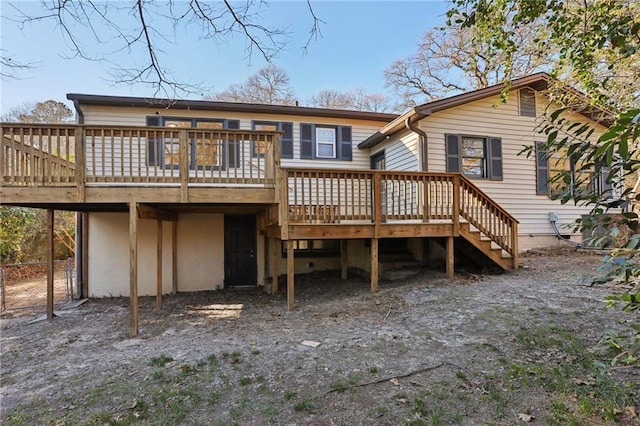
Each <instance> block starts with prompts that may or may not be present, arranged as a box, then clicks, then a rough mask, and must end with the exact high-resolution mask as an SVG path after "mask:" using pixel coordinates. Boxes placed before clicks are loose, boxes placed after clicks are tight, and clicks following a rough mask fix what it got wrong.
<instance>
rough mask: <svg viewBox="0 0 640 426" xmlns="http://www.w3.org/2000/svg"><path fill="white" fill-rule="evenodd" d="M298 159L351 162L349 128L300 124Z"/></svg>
mask: <svg viewBox="0 0 640 426" xmlns="http://www.w3.org/2000/svg"><path fill="white" fill-rule="evenodd" d="M300 158H302V159H311V160H313V159H321V160H327V159H335V160H342V161H351V159H352V146H351V126H327V125H319V124H318V125H316V124H307V123H301V124H300Z"/></svg>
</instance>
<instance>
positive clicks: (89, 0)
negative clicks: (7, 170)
mask: <svg viewBox="0 0 640 426" xmlns="http://www.w3.org/2000/svg"><path fill="white" fill-rule="evenodd" d="M40 5H41V7H42V13H27V12H25V10H26V9H24V10H23V8H21V5H20V3H15V4H14V3H10V4H9V7H11V9H12V10H13V11H14V12H15V14H14V17H12V18H9V20H10V21H11V20H12V21H13V22H15V23H16V24H17V25H18V26H19V27H20V28H23V29H24V28H25V26H26V25H27V24H41V23H44V22H48V21H52V22H54V23H55V24H56V26H57V28H58V29H59V31H60V33H61V35H62V37H63V39H64V41H65V43H66V47H67V52H66V53H64V56H65V57H68V58H74V57H77V58H82V59H85V60H91V61H104V62H106V63H109V64H111V66H112V77H113V79H114V82H115V83H116V84H117V83H125V84H137V83H141V84H143V85H147V86H151V87H152V88H153V89H154V90H155V93H156V94H158V93H163V94H165V95H167V97H174V96H176V95H178V94H180V95H182V94H193V93H202V92H205V91H208V89H207V88H206V87H205V86H204V85H203V84H202V83H193V82H185V81H183V80H181V79H179V78H177V77H176V76H175V75H174V73H173V72H172V71H171V70H169V69H168V68H167V67H166V65H165V62H167V54H166V53H165V52H164V51H163V49H162V46H163V45H167V44H171V43H175V39H173V40H172V39H171V38H170V36H171V31H172V30H173V34H174V37H175V33H176V30H177V29H178V28H185V29H187V28H190V27H193V26H196V27H198V28H199V30H200V33H201V34H200V38H201V39H204V40H206V41H209V42H213V43H218V42H221V41H224V40H227V39H229V38H230V37H232V36H233V35H234V34H239V35H240V36H242V38H244V39H245V40H246V42H247V45H246V53H247V55H246V58H247V59H248V60H251V58H252V57H253V56H254V53H255V54H258V55H259V56H261V57H262V58H264V59H265V60H266V61H267V62H268V63H271V61H273V59H274V58H275V57H276V56H277V55H278V54H279V53H280V52H281V51H282V49H284V48H285V46H286V45H287V43H288V42H289V41H290V39H289V36H290V33H289V30H288V29H287V28H284V27H282V26H280V25H278V24H271V25H267V24H265V23H264V20H263V19H262V17H261V16H260V13H261V12H262V11H264V10H266V8H267V7H268V5H267V3H266V2H262V1H259V2H257V1H255V0H246V1H245V2H238V3H236V2H232V1H230V0H223V1H222V2H206V1H204V0H191V1H189V2H184V1H174V0H168V2H167V3H166V4H164V5H158V4H156V3H155V2H153V1H150V0H126V1H124V0H123V1H120V2H99V1H97V0H40ZM307 7H308V10H309V13H310V15H311V17H312V20H313V21H312V26H311V32H310V34H311V36H310V39H309V40H308V41H307V43H306V44H305V46H304V48H305V49H306V48H307V46H308V45H309V43H310V41H311V39H312V38H315V37H317V35H318V34H320V29H319V27H320V23H322V21H321V20H320V19H319V18H318V17H317V16H316V15H315V13H314V11H313V8H312V6H311V3H310V2H309V1H307ZM91 41H93V42H91ZM141 52H144V53H141ZM122 53H128V54H130V58H132V61H133V62H134V63H130V62H129V61H126V62H125V61H122V58H121V56H118V55H120V54H122ZM14 60H15V59H14ZM2 61H3V62H2V63H3V65H5V62H7V64H6V65H12V64H14V62H12V61H11V62H10V59H7V58H5V57H4V56H3V59H2ZM25 65H28V64H22V65H14V66H13V68H12V69H13V70H14V71H19V70H21V69H23V67H24V66H25ZM3 73H8V71H3ZM14 74H16V73H15V72H14V73H11V75H14Z"/></svg>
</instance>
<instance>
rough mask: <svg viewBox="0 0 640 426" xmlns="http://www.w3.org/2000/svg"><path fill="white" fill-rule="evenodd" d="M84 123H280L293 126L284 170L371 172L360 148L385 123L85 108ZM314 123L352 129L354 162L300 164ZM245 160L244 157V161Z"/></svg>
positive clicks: (244, 127) (248, 127)
mask: <svg viewBox="0 0 640 426" xmlns="http://www.w3.org/2000/svg"><path fill="white" fill-rule="evenodd" d="M82 109H83V111H84V123H85V124H87V125H113V126H145V125H146V117H147V116H155V115H158V116H164V117H189V118H226V119H234V120H240V130H251V129H252V122H253V121H280V122H290V123H293V142H294V145H293V159H282V166H283V167H306V168H325V169H369V166H370V164H369V163H370V160H369V151H368V150H360V149H358V148H357V146H358V144H359V143H360V142H362V141H363V140H364V139H366V138H368V137H369V136H371V135H372V134H373V133H375V132H376V131H378V130H379V129H380V128H381V127H382V126H383V125H385V124H386V122H384V121H367V120H346V119H339V118H327V117H305V116H293V115H266V114H249V113H235V112H228V113H227V112H216V111H195V110H194V111H185V110H171V109H169V110H167V109H164V108H158V109H155V108H128V107H106V106H93V105H91V106H90V105H84V106H83V107H82ZM301 123H313V124H325V125H331V126H341V125H342V126H351V128H352V136H351V138H352V146H353V159H352V161H339V160H301V159H300V124H301ZM245 157H246V156H243V158H245Z"/></svg>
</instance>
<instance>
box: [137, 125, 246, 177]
mask: <svg viewBox="0 0 640 426" xmlns="http://www.w3.org/2000/svg"><path fill="white" fill-rule="evenodd" d="M147 126H162V127H170V128H180V129H185V128H186V129H194V128H195V129H202V132H196V138H195V139H192V140H191V141H189V145H190V161H189V167H190V168H191V169H195V168H224V167H225V166H228V167H235V163H236V159H237V158H239V155H240V153H239V146H236V144H235V143H234V142H233V141H229V142H227V141H225V140H223V139H221V138H220V137H217V138H215V139H212V138H210V137H208V136H211V134H210V133H209V131H211V130H219V129H239V128H240V122H239V121H238V120H225V119H205V118H183V117H157V116H151V117H147ZM147 157H148V161H149V165H152V166H154V165H160V166H163V167H165V168H178V165H179V163H180V142H179V139H178V138H174V137H164V136H163V137H158V138H153V139H152V138H150V139H149V151H148V155H147Z"/></svg>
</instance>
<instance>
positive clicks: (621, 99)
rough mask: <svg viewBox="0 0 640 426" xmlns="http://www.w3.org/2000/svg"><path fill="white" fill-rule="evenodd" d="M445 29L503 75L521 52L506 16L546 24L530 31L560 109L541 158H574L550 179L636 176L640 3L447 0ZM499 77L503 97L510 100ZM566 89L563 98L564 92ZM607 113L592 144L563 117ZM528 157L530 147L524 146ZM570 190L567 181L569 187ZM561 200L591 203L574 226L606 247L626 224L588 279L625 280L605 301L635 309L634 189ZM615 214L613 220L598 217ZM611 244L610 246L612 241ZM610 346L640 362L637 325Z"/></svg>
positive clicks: (638, 247) (638, 291)
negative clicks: (572, 169) (599, 229)
mask: <svg viewBox="0 0 640 426" xmlns="http://www.w3.org/2000/svg"><path fill="white" fill-rule="evenodd" d="M448 17H449V21H450V24H451V25H454V26H461V27H462V28H469V29H472V30H473V32H472V34H473V38H472V43H477V44H479V45H483V46H485V48H486V52H485V53H486V57H487V58H489V59H490V60H498V59H499V60H502V61H504V64H505V66H506V68H505V71H506V74H507V75H508V74H509V73H510V72H511V70H512V69H513V67H514V57H515V56H516V55H517V54H518V52H519V48H520V46H519V44H518V39H517V37H515V35H514V33H513V32H512V31H510V28H509V26H505V25H504V24H505V22H507V21H509V22H512V23H513V24H515V25H523V26H527V25H530V24H531V23H533V22H538V23H540V24H541V25H543V26H544V28H545V36H544V37H535V38H534V39H533V43H534V44H535V45H536V46H538V48H539V49H545V50H548V51H552V52H557V53H556V54H555V55H554V58H553V59H554V60H553V62H552V63H551V65H552V67H551V70H550V72H551V74H552V75H553V76H554V77H556V78H557V80H558V81H559V82H560V84H558V85H556V86H552V87H550V88H549V93H548V94H549V95H550V96H552V97H553V99H554V100H555V101H556V102H557V103H559V104H561V105H564V106H560V107H557V108H553V109H549V110H548V111H547V112H546V114H545V117H544V122H543V123H542V124H541V126H540V128H539V131H540V133H542V134H544V135H545V137H546V140H547V142H546V144H545V150H546V152H547V155H553V154H554V153H563V155H566V156H568V157H569V159H570V160H571V161H572V162H573V163H574V164H576V169H577V170H576V172H577V173H576V174H574V175H570V174H569V172H565V173H561V174H559V175H557V176H553V177H551V179H555V180H557V179H561V180H563V181H565V182H571V180H572V179H575V177H576V175H580V174H582V175H583V176H586V177H587V178H588V179H591V178H596V179H600V180H603V181H606V182H607V183H608V184H609V185H619V184H620V182H624V181H625V179H626V178H627V177H630V176H631V177H633V176H636V175H638V174H639V173H640V107H639V102H640V101H639V98H640V86H639V84H638V82H639V80H638V79H639V78H640V4H639V3H638V2H635V1H630V0H594V1H589V2H586V1H585V2H582V1H577V0H572V1H561V0H505V1H499V2H498V1H496V2H489V1H485V0H454V1H453V7H452V9H451V10H450V11H449V12H448ZM506 80H508V79H505V83H507V84H506V86H505V90H504V91H503V97H507V96H508V87H509V86H508V81H506ZM567 83H568V84H571V85H572V86H574V87H576V88H578V89H579V90H581V91H582V92H584V93H585V94H586V95H587V97H584V96H582V97H576V96H573V95H575V93H573V92H572V91H567V90H565V87H564V85H565V84H567ZM567 95H569V96H567ZM577 98H579V99H580V100H581V103H582V104H581V105H578V107H579V108H585V109H590V108H591V109H593V108H594V107H596V108H599V109H601V110H604V111H610V112H611V114H610V116H611V117H612V118H611V119H610V120H608V121H606V122H605V124H608V125H609V126H608V130H606V131H605V132H604V133H602V134H601V135H600V136H599V138H598V141H597V142H596V143H594V142H593V140H592V139H591V138H590V136H591V135H593V134H594V130H595V129H594V128H592V127H591V126H590V125H589V124H585V123H583V122H579V121H573V120H569V119H567V118H566V116H565V115H564V114H563V112H564V111H565V109H566V108H568V107H575V106H576V105H575V103H574V102H575V99H577ZM528 152H529V153H531V152H532V151H531V149H529V151H528ZM567 187H569V185H567ZM560 197H561V199H562V202H564V203H566V202H575V203H577V204H581V205H586V206H589V207H591V213H590V214H589V217H588V220H586V221H583V222H577V223H576V226H577V227H579V228H585V227H586V228H594V227H596V226H603V227H605V228H607V229H609V231H610V233H609V235H606V236H604V237H602V238H599V239H597V242H598V243H600V244H601V245H602V246H605V247H607V246H609V245H610V244H611V243H613V242H614V241H618V242H619V238H617V237H618V236H619V235H620V233H621V230H623V229H628V230H630V233H631V235H630V236H628V238H626V241H623V242H622V243H618V245H617V246H615V247H613V250H612V251H611V252H610V254H609V255H608V256H607V257H606V258H605V261H604V264H603V266H602V268H601V269H600V272H601V274H602V275H601V276H599V277H596V278H595V280H594V282H608V281H612V280H613V281H618V282H621V283H623V284H624V285H626V286H628V287H627V291H626V292H624V293H623V294H618V295H613V296H611V297H609V298H608V300H609V302H610V303H612V304H619V306H622V308H623V309H625V310H628V311H632V312H636V313H637V314H640V266H639V265H640V233H638V231H639V230H640V224H639V222H638V213H639V212H638V210H634V209H633V207H632V206H633V202H634V201H640V194H637V193H636V194H634V193H633V188H630V187H626V188H624V187H623V188H622V190H621V191H620V194H618V196H614V197H612V193H611V192H610V191H604V192H601V193H599V192H597V190H595V189H591V190H589V191H570V190H567V191H566V192H565V193H564V194H562V195H561V196H560ZM610 212H614V213H618V216H617V218H616V219H611V217H604V218H603V216H602V215H603V214H604V213H610ZM609 247H610V246H609ZM608 343H609V344H610V346H611V347H612V348H615V349H616V350H617V351H619V354H618V355H617V356H616V357H615V358H614V361H623V362H628V363H637V362H638V361H639V360H640V321H636V322H635V323H634V324H632V327H631V330H630V332H629V333H627V334H617V335H616V336H614V337H611V336H609V340H608Z"/></svg>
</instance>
